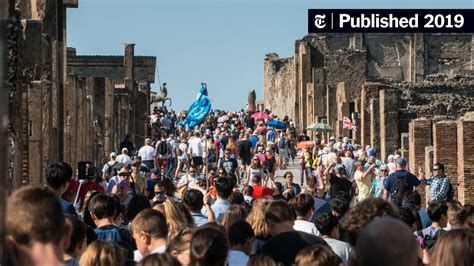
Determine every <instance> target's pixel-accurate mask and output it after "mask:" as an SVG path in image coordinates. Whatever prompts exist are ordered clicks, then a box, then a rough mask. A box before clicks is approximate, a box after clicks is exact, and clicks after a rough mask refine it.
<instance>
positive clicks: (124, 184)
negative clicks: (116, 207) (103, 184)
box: [112, 167, 134, 206]
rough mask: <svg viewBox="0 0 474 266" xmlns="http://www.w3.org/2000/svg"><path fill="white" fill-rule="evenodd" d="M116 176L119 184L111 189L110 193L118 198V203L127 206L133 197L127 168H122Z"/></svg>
mask: <svg viewBox="0 0 474 266" xmlns="http://www.w3.org/2000/svg"><path fill="white" fill-rule="evenodd" d="M118 176H119V183H118V184H116V185H115V186H114V187H113V188H112V193H113V194H117V195H118V196H119V197H120V202H121V203H122V204H124V205H125V206H128V203H129V202H130V200H131V199H132V197H133V195H134V194H133V190H132V189H131V184H130V172H129V171H128V169H127V168H125V167H122V169H120V171H119V172H118Z"/></svg>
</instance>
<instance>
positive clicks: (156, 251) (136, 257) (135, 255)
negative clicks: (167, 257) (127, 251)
mask: <svg viewBox="0 0 474 266" xmlns="http://www.w3.org/2000/svg"><path fill="white" fill-rule="evenodd" d="M165 252H166V245H163V246H161V247H158V248H156V249H154V250H152V251H151V252H150V254H148V255H151V254H164V253H165ZM148 255H147V256H148ZM145 257H146V256H145ZM142 259H143V256H142V254H141V253H140V251H138V250H135V251H134V252H133V260H134V261H135V262H140V261H141V260H142Z"/></svg>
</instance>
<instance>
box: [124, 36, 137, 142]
mask: <svg viewBox="0 0 474 266" xmlns="http://www.w3.org/2000/svg"><path fill="white" fill-rule="evenodd" d="M134 58H135V44H133V43H131V44H127V43H126V44H125V56H124V74H125V75H124V83H125V88H126V89H127V90H128V91H129V93H130V97H129V99H128V104H127V108H128V105H130V106H131V107H132V110H128V111H127V112H128V113H129V115H128V119H127V122H128V126H127V127H126V128H127V129H126V130H127V132H128V134H130V140H131V141H132V142H133V144H136V143H135V142H136V140H135V133H136V132H135V120H136V108H135V100H136V95H137V88H136V86H135V76H134V67H135V65H134Z"/></svg>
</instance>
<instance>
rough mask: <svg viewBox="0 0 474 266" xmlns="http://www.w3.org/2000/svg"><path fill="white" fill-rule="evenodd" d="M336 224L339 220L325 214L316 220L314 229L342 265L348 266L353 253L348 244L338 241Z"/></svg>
mask: <svg viewBox="0 0 474 266" xmlns="http://www.w3.org/2000/svg"><path fill="white" fill-rule="evenodd" d="M338 223H339V219H338V218H337V217H336V216H334V215H332V214H331V213H325V214H322V215H321V216H319V217H318V218H317V219H316V228H318V230H319V232H320V233H321V235H322V238H323V239H324V241H326V243H328V245H329V246H330V247H331V249H332V250H333V251H334V253H336V255H337V256H339V258H341V260H342V262H343V263H344V265H346V266H348V265H350V262H351V260H352V258H353V251H352V247H351V246H350V245H349V243H346V242H344V241H340V240H339V227H338Z"/></svg>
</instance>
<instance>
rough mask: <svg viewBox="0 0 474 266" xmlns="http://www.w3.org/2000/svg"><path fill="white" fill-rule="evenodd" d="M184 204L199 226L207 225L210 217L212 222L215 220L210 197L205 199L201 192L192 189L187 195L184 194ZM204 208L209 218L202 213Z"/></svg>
mask: <svg viewBox="0 0 474 266" xmlns="http://www.w3.org/2000/svg"><path fill="white" fill-rule="evenodd" d="M183 203H184V205H185V206H186V207H187V208H188V209H189V212H190V213H191V216H192V217H193V219H194V223H195V224H196V225H197V226H201V225H204V224H206V223H207V222H208V221H209V220H208V217H209V218H210V221H214V220H215V218H214V213H213V211H212V209H211V205H210V199H209V196H208V197H207V198H204V195H203V194H202V192H201V191H199V190H197V189H190V190H188V191H186V193H184V197H183ZM203 206H205V208H206V211H207V216H205V215H203V214H202V213H201V210H202V208H203Z"/></svg>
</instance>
